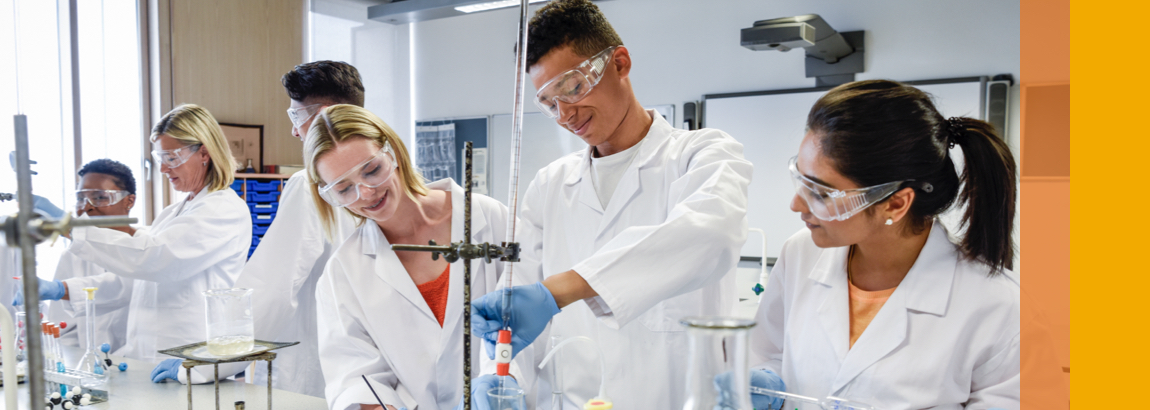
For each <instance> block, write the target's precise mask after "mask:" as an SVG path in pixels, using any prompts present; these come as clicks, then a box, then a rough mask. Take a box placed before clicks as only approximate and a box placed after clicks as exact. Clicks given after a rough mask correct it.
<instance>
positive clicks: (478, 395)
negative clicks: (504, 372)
mask: <svg viewBox="0 0 1150 410" xmlns="http://www.w3.org/2000/svg"><path fill="white" fill-rule="evenodd" d="M499 379H503V387H511V388H516V389H518V388H519V383H516V382H515V378H513V377H511V376H496V375H494V374H485V375H482V376H479V377H477V378H474V379H471V408H473V409H475V410H491V403H488V402H487V392H488V391H489V390H491V389H494V388H496V387H499ZM461 409H463V397H460V398H459V404H457V405H455V408H454V409H453V410H461Z"/></svg>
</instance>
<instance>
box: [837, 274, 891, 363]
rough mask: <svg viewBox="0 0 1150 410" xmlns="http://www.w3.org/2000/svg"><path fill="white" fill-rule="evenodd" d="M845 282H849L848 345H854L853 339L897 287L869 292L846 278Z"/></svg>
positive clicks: (864, 328)
mask: <svg viewBox="0 0 1150 410" xmlns="http://www.w3.org/2000/svg"><path fill="white" fill-rule="evenodd" d="M847 283H848V284H850V300H851V303H850V309H851V343H850V347H854V345H855V341H856V340H859V336H862V334H863V331H864V330H866V327H867V326H869V325H870V322H871V320H874V317H875V315H877V314H878V311H879V309H882V305H883V304H885V303H886V300H887V299H890V295H891V294H892V293H894V290H895V289H898V287H897V286H896V287H893V288H890V289H883V290H876V291H873V292H870V291H865V290H862V289H859V288H857V287H855V284H854V283H851V281H850V280H847Z"/></svg>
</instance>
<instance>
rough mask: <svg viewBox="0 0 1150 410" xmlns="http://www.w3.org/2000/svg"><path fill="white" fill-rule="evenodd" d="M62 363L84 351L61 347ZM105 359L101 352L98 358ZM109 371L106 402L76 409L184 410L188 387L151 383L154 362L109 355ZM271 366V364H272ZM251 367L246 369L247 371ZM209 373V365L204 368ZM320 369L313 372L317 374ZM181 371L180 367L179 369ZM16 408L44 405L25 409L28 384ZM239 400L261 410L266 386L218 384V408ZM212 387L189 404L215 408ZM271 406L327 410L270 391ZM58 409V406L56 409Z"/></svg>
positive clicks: (198, 391)
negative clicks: (120, 367) (123, 367)
mask: <svg viewBox="0 0 1150 410" xmlns="http://www.w3.org/2000/svg"><path fill="white" fill-rule="evenodd" d="M63 350H64V362H65V363H75V362H77V361H79V359H80V357H81V356H83V355H84V349H82V348H76V347H64V348H63ZM103 357H104V354H103V353H100V358H101V359H102V358H103ZM111 358H112V362H113V365H112V368H111V369H109V373H110V376H109V377H108V386H107V390H108V397H109V399H108V401H106V402H103V403H96V404H93V405H89V406H81V407H77V408H79V409H174V410H180V409H187V408H188V386H186V385H183V384H180V383H178V382H175V381H172V380H168V381H166V382H164V383H152V378H151V374H152V369H153V368H154V367H156V365H155V364H153V363H148V362H144V361H140V360H133V359H125V358H123V357H119V356H115V355H112V356H111ZM120 362H127V363H128V370H127V371H123V372H121V371H119V370H118V369H116V367H115V366H116V365H118V364H119V363H120ZM256 365H257V366H266V365H267V363H266V362H262V361H261V362H257V363H256ZM273 365H274V362H273ZM250 368H251V367H249V369H250ZM207 369H208V370H210V369H211V366H207ZM318 370H319V369H316V371H318ZM180 371H181V372H183V371H184V369H183V368H181V369H180ZM19 386H20V387H19V403H20V405H19V408H21V409H28V408H34V409H42V408H43V407H42V406H43V404H41V405H40V406H37V407H29V406H28V384H27V383H20V385H19ZM3 394H4V393H3V392H2V391H0V408H2V407H3V403H4V400H3V399H2V397H3ZM237 397H240V398H241V399H242V400H243V401H244V403H245V408H246V409H247V410H264V409H267V408H268V404H267V398H268V393H267V384H248V383H243V382H236V381H234V380H221V381H220V409H222V410H233V409H235V404H234V403H235V401H236V400H237V399H236V398H237ZM215 401H216V396H215V385H214V384H212V383H208V384H198V385H193V386H192V405H193V408H194V409H196V410H200V409H204V410H208V409H215V408H216V407H215V406H216V404H215ZM272 404H273V405H274V408H275V409H276V410H322V409H326V408H327V401H325V400H324V399H321V398H318V397H312V396H308V395H303V394H298V393H292V392H289V391H284V390H277V389H273V390H272ZM56 408H57V409H58V408H60V407H59V406H57V407H56Z"/></svg>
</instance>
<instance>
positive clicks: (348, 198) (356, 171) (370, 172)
mask: <svg viewBox="0 0 1150 410" xmlns="http://www.w3.org/2000/svg"><path fill="white" fill-rule="evenodd" d="M398 167H399V165H398V164H396V162H395V153H394V152H392V151H391V144H390V143H384V144H383V148H380V150H379V152H376V153H375V155H373V156H372V157H371V158H368V159H367V160H366V161H363V162H361V163H359V165H356V166H354V167H352V168H351V169H349V170H348V171H347V172H345V173H344V174H343V175H340V177H339V178H336V180H335V182H333V183H330V184H327V185H323V186H320V187H319V194H320V196H321V197H323V199H324V200H325V201H327V203H329V204H332V205H333V206H338V207H346V206H348V205H351V204H353V203H355V202H356V201H358V200H360V198H361V196H360V187H361V186H362V187H366V188H378V187H379V186H380V185H383V184H385V183H387V181H389V180H391V177H392V176H394V175H395V169H396V168H398Z"/></svg>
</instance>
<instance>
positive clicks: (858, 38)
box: [739, 14, 864, 86]
mask: <svg viewBox="0 0 1150 410" xmlns="http://www.w3.org/2000/svg"><path fill="white" fill-rule="evenodd" d="M863 39H864V36H863V32H862V31H852V32H845V33H839V32H837V31H835V29H833V28H831V25H830V24H827V22H826V21H824V20H823V18H822V17H819V15H818V14H804V15H801V16H794V17H782V18H776V19H770V20H759V21H756V22H755V24H754V25H753V26H752V27H750V28H745V29H742V31H741V33H740V36H739V44H740V45H742V46H743V47H746V48H749V49H751V50H755V51H760V50H779V51H789V50H791V49H793V48H800V47H801V48H803V49H804V50H806V55H807V62H806V69H807V77H815V84H816V85H818V86H829V85H838V84H843V83H847V82H851V81H854V74H855V73H861V72H863ZM812 60H814V61H812Z"/></svg>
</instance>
